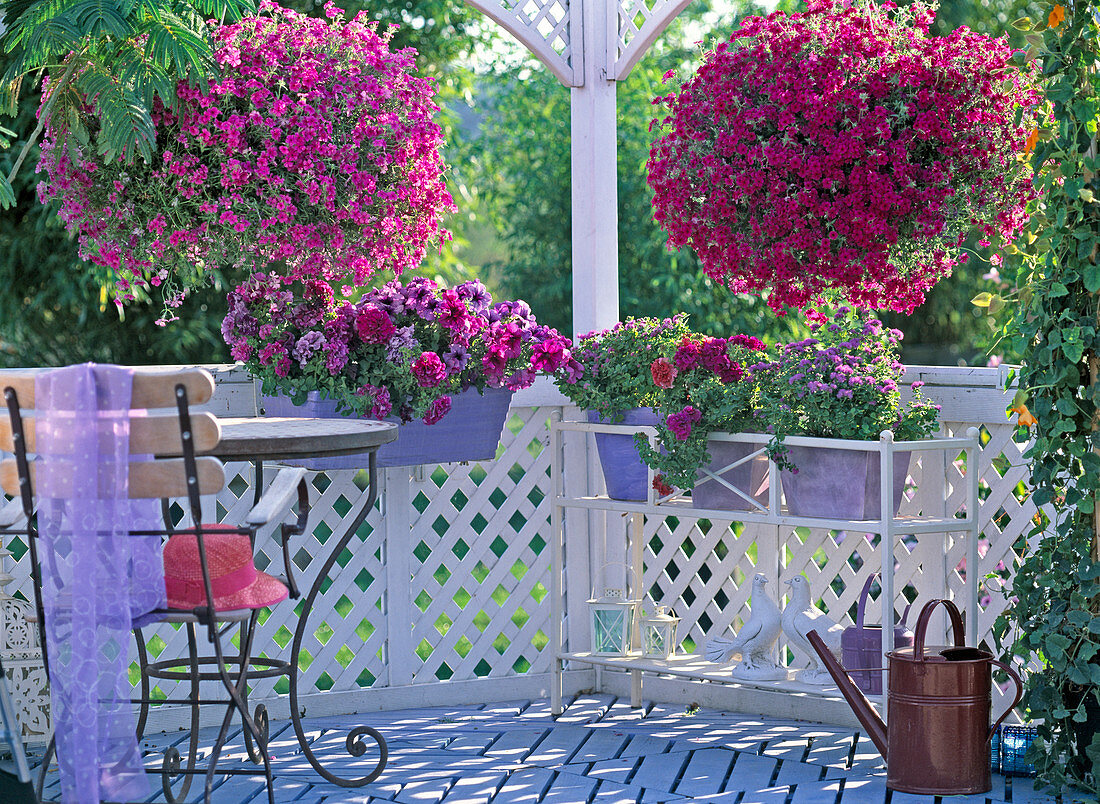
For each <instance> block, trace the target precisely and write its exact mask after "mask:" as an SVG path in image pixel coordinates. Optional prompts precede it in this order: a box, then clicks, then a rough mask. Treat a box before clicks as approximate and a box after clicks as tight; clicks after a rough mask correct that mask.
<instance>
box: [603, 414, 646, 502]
mask: <svg viewBox="0 0 1100 804" xmlns="http://www.w3.org/2000/svg"><path fill="white" fill-rule="evenodd" d="M588 421H589V422H592V423H593V424H622V425H628V426H630V425H632V426H642V425H649V426H651V427H652V426H655V425H656V424H657V416H656V414H655V413H654V412H653V409H652V408H631V409H630V410H628V411H626V412H625V413H624V414H623V419H622V421H619V422H612V421H610V420H608V419H603V418H600V414H599V413H597V412H596V411H594V410H590V411H588ZM595 436H596V453H597V454H598V455H599V456H600V466H601V467H602V468H603V479H604V484H605V485H606V486H607V496H608V497H610V498H611V499H613V500H623V501H626V502H641V501H642V500H645V499H647V498H648V496H649V467H648V466H646V465H645V463H644V462H643V461H642V459H641V457H640V456H639V455H638V448H637V447H635V446H634V436H633V435H619V434H617V433H595Z"/></svg>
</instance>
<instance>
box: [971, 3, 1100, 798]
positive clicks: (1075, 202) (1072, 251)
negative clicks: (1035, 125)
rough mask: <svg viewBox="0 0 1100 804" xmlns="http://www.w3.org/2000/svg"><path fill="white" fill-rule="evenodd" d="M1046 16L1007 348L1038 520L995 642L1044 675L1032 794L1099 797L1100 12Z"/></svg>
mask: <svg viewBox="0 0 1100 804" xmlns="http://www.w3.org/2000/svg"><path fill="white" fill-rule="evenodd" d="M1048 8H1049V9H1050V11H1049V14H1048V16H1047V17H1046V19H1043V20H1040V21H1038V22H1037V23H1032V21H1031V20H1028V19H1026V18H1025V19H1023V20H1020V21H1018V22H1017V23H1016V27H1018V28H1022V29H1025V30H1029V31H1030V33H1029V34H1028V37H1027V40H1028V44H1029V46H1030V47H1029V50H1028V51H1027V52H1026V54H1024V53H1021V54H1019V56H1018V57H1019V58H1020V59H1023V58H1027V59H1030V60H1036V61H1038V62H1039V63H1040V65H1041V72H1042V77H1043V88H1044V91H1045V93H1046V97H1047V99H1048V100H1049V102H1050V105H1051V114H1050V117H1049V118H1048V120H1047V122H1046V123H1045V125H1043V126H1042V127H1041V128H1040V129H1039V130H1037V131H1036V132H1035V133H1034V134H1033V136H1032V137H1031V138H1030V139H1029V146H1030V147H1032V148H1033V149H1034V150H1033V153H1032V155H1031V164H1032V167H1033V169H1034V172H1035V175H1036V178H1035V186H1036V189H1037V190H1039V192H1040V195H1039V197H1038V200H1037V201H1036V202H1034V204H1033V208H1032V209H1031V213H1032V215H1031V221H1030V224H1029V225H1028V228H1027V230H1026V231H1025V233H1024V235H1023V236H1022V237H1021V238H1020V239H1019V240H1018V241H1017V242H1016V244H1015V245H1013V246H1009V247H1008V248H1007V249H1006V250H1007V251H1008V252H1009V253H1010V254H1012V255H1013V256H1014V257H1016V258H1017V259H1018V264H1019V268H1018V272H1017V288H1018V291H1019V293H1018V301H1019V303H1018V305H1016V306H1015V307H1014V315H1013V316H1012V318H1011V321H1010V322H1009V324H1008V325H1007V328H1006V337H1008V338H1009V340H1010V346H1011V347H1012V348H1013V349H1015V350H1017V351H1019V352H1020V353H1022V354H1024V356H1025V358H1024V364H1023V367H1022V369H1021V370H1020V373H1019V386H1020V389H1021V390H1020V392H1019V393H1018V394H1017V396H1016V399H1015V400H1014V401H1013V407H1012V409H1013V410H1018V411H1020V412H1021V419H1024V414H1026V413H1027V412H1028V411H1029V410H1030V413H1031V414H1033V415H1034V419H1035V425H1034V429H1033V430H1032V431H1030V432H1029V431H1028V430H1027V429H1026V428H1024V427H1020V428H1019V430H1018V431H1017V433H1018V438H1019V439H1020V440H1021V441H1022V440H1025V439H1027V438H1029V437H1030V438H1031V439H1032V442H1031V446H1030V447H1029V448H1028V450H1027V452H1026V453H1025V454H1026V457H1027V458H1028V459H1029V461H1030V469H1031V488H1032V498H1031V499H1032V501H1033V502H1034V503H1035V505H1036V506H1038V507H1039V508H1040V510H1041V511H1043V512H1044V513H1043V514H1042V515H1040V516H1037V517H1036V525H1035V527H1034V529H1033V530H1032V532H1031V534H1030V535H1029V537H1028V544H1029V545H1030V549H1029V550H1028V552H1027V554H1026V555H1025V557H1024V559H1023V562H1022V564H1021V565H1020V567H1019V568H1018V569H1017V572H1016V577H1015V580H1014V581H1013V585H1012V589H1011V591H1010V594H1011V595H1012V603H1011V605H1010V607H1009V608H1008V609H1007V611H1006V613H1005V615H1003V617H1002V619H1001V620H1000V621H999V622H998V628H997V631H998V632H999V633H1000V632H1003V630H1004V629H1005V628H1007V627H1010V626H1015V627H1014V629H1013V634H1014V642H1013V643H1012V645H1011V646H1010V648H1009V650H1010V652H1011V653H1012V654H1014V655H1015V656H1017V657H1020V658H1021V659H1022V660H1023V661H1025V662H1033V661H1037V662H1038V663H1039V664H1040V666H1041V670H1040V671H1039V672H1033V673H1031V674H1029V675H1028V678H1027V689H1026V692H1025V696H1024V706H1025V707H1026V709H1027V712H1028V715H1029V716H1030V717H1031V718H1032V719H1035V720H1036V721H1038V722H1039V725H1038V728H1039V737H1038V739H1037V740H1036V742H1035V743H1034V746H1033V748H1032V750H1031V752H1030V753H1029V755H1028V759H1029V761H1033V762H1034V763H1035V767H1036V770H1037V772H1038V782H1037V783H1038V784H1039V785H1042V786H1049V787H1052V788H1054V789H1055V791H1061V790H1062V789H1063V788H1065V787H1066V786H1067V784H1072V785H1076V786H1077V787H1078V788H1079V789H1082V790H1085V791H1088V792H1090V793H1092V794H1094V795H1095V794H1096V793H1098V792H1100V737H1098V736H1093V737H1092V739H1091V742H1090V744H1088V745H1085V744H1083V743H1084V740H1082V739H1081V738H1080V737H1079V736H1078V732H1079V731H1080V730H1081V729H1082V727H1083V726H1085V724H1086V720H1087V714H1086V703H1087V702H1089V700H1090V699H1091V701H1092V703H1094V704H1100V694H1098V690H1100V616H1098V613H1100V560H1098V559H1100V551H1098V537H1097V534H1098V532H1100V530H1098V525H1100V523H1098V520H1097V515H1098V507H1097V493H1098V491H1097V490H1098V489H1100V455H1098V454H1097V448H1098V446H1100V433H1098V424H1100V407H1098V403H1100V255H1098V251H1100V203H1098V199H1100V180H1098V174H1100V158H1098V156H1097V145H1096V133H1097V120H1098V118H1100V3H1097V2H1096V1H1095V0H1074V1H1073V2H1068V3H1066V4H1065V5H1064V6H1063V5H1055V6H1053V7H1048ZM978 301H979V302H981V303H985V304H987V305H989V306H991V307H995V306H997V302H998V301H1000V300H999V298H997V297H994V298H990V299H985V298H982V299H979V300H978ZM1010 379H1012V378H1010ZM1029 420H1030V417H1029Z"/></svg>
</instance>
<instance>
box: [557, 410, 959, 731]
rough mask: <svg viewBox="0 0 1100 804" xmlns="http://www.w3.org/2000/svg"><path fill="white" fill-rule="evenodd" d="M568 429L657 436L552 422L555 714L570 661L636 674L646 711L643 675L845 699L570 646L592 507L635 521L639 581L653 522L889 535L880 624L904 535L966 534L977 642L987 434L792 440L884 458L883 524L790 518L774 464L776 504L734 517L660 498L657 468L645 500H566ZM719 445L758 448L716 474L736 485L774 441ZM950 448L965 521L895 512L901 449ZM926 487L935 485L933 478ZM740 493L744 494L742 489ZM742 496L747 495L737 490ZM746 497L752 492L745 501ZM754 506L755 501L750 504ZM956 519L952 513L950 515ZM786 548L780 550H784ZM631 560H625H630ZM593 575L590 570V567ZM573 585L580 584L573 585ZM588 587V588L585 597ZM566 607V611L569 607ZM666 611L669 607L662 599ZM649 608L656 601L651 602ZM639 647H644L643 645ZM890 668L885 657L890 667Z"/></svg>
mask: <svg viewBox="0 0 1100 804" xmlns="http://www.w3.org/2000/svg"><path fill="white" fill-rule="evenodd" d="M566 432H578V433H585V434H591V433H614V434H623V435H633V434H634V433H636V432H641V433H645V434H646V435H647V436H648V437H649V438H650V441H651V443H653V440H654V439H655V437H656V430H655V429H654V428H652V427H638V428H635V427H626V426H622V425H607V424H592V423H588V422H579V421H562V420H560V418H558V417H557V416H555V417H554V419H553V420H552V421H551V426H550V449H551V456H552V457H551V488H552V494H553V500H552V507H551V538H552V544H551V550H550V559H551V590H550V591H551V600H552V605H553V614H552V623H553V628H552V631H553V633H552V634H551V646H552V647H553V649H554V651H555V653H554V661H553V674H554V680H553V683H552V685H551V708H552V711H553V713H554V714H560V713H561V711H562V673H563V672H564V668H565V665H566V663H574V664H576V663H579V664H587V665H591V666H594V667H595V668H596V670H597V680H598V679H599V678H600V673H599V671H600V669H601V668H605V667H607V668H613V669H616V670H623V671H629V672H630V674H631V704H632V705H634V706H639V705H641V681H642V674H643V673H653V674H658V675H665V676H671V677H681V678H692V679H699V680H705V681H710V682H716V683H722V682H726V683H735V684H739V685H742V686H749V687H758V688H763V689H771V690H784V691H787V692H791V693H796V694H803V695H805V694H811V695H813V694H818V695H826V696H829V697H839V693H838V692H837V691H836V690H835V688H833V687H828V688H820V687H816V686H815V685H809V684H802V683H798V682H794V681H785V682H757V681H746V680H742V679H734V678H733V677H732V676H731V675H730V673H729V666H728V665H725V664H719V663H715V662H709V661H707V660H705V659H704V658H703V657H702V656H700V655H698V654H691V655H685V654H679V655H676V656H674V657H673V658H672V659H670V660H668V661H661V660H657V659H649V658H643V657H642V656H641V654H640V653H639V652H637V651H635V652H633V653H632V654H631V655H628V656H605V655H595V654H592V653H589V652H587V650H578V646H577V645H573V644H567V642H568V640H567V639H566V632H565V614H566V611H569V612H570V613H571V616H574V617H575V616H577V614H578V613H579V612H580V611H582V610H583V604H582V605H578V603H577V600H576V595H578V594H581V592H579V591H578V590H570V589H568V588H566V587H567V584H566V583H565V577H566V565H567V563H568V560H569V557H568V554H567V546H566V544H567V539H566V535H567V534H566V529H565V516H564V513H565V511H566V509H588V510H589V511H606V512H617V513H620V514H622V515H624V516H627V517H629V520H630V526H629V535H630V538H629V542H630V545H629V549H628V553H629V561H630V565H631V569H632V571H633V575H634V577H635V578H636V579H638V583H639V584H641V583H642V581H641V579H642V578H643V577H644V576H643V570H644V566H643V564H644V544H643V541H644V537H643V523H644V521H645V517H647V516H654V517H666V516H677V517H689V518H696V519H716V520H734V521H739V522H743V523H758V524H762V525H771V526H773V527H774V531H775V534H776V540H777V541H778V540H779V538H780V533H781V531H782V530H784V529H786V530H788V531H789V530H790V529H793V528H796V527H812V528H824V529H830V530H848V531H853V532H857V533H868V534H878V535H879V536H881V539H880V543H879V547H878V550H879V551H880V554H881V578H880V584H881V590H882V591H881V594H880V603H881V606H882V622H883V623H892V622H893V621H894V603H895V598H896V592H895V588H894V587H895V584H894V570H895V553H894V548H895V546H896V544H897V542H898V539H899V537H902V536H910V535H912V536H916V535H920V534H934V533H940V534H944V535H947V534H962V535H964V536H965V538H966V540H967V552H966V555H967V568H968V571H967V573H966V599H965V601H964V612H965V619H966V639H967V644H969V645H976V644H977V621H978V617H977V612H978V573H977V572H975V571H974V570H973V568H975V567H977V566H978V504H979V503H978V472H977V471H975V469H974V468H975V467H977V465H978V463H977V461H978V452H979V449H980V441H979V438H980V434H979V430H978V429H977V428H976V427H971V428H969V429H968V430H967V432H966V436H965V437H961V438H959V437H951V438H932V439H925V440H922V441H905V442H901V441H898V442H895V441H894V440H893V434H892V433H890V432H888V431H884V432H883V433H882V434H881V436H880V438H879V440H878V441H875V442H869V441H851V440H844V439H826V438H806V437H791V438H787V439H786V443H787V445H789V446H812V447H826V448H834V449H852V450H861V451H865V452H877V453H878V454H879V456H880V458H879V467H880V472H881V478H880V488H881V490H882V494H881V500H880V503H881V505H880V514H879V517H878V518H877V519H869V520H841V519H829V518H824V517H807V516H794V515H792V514H790V513H789V512H788V511H787V510H786V508H785V506H784V505H783V504H782V500H781V497H780V472H779V468H778V466H777V465H776V464H775V462H774V461H771V460H769V461H768V481H769V482H768V498H767V503H766V504H765V503H763V502H760V501H750V502H751V503H752V505H753V510H749V511H731V510H714V509H703V508H695V507H693V506H692V501H691V499H690V498H689V497H687V496H685V495H684V494H682V493H674V494H671V495H664V496H662V495H660V494H658V493H657V492H656V491H655V490H654V489H653V483H652V480H653V470H652V469H650V470H649V473H648V478H647V479H648V481H649V482H648V484H647V486H648V493H647V499H646V500H645V501H641V502H627V501H621V500H612V499H610V498H608V497H606V496H566V494H565V485H564V482H563V480H564V473H565V467H564V462H563V456H564V442H565V439H564V437H563V434H564V433H566ZM710 437H711V439H712V440H718V441H733V442H741V443H747V444H750V445H753V449H752V450H750V453H749V454H748V455H747V456H746V457H744V458H742V459H740V460H738V461H736V462H734V463H732V464H730V465H729V466H726V467H723V468H721V469H717V470H715V471H714V473H708V474H710V477H711V478H712V479H711V481H710V482H720V483H723V485H726V486H727V487H729V488H733V487H732V486H730V485H729V484H727V483H725V482H724V481H723V480H721V479H720V478H718V477H717V475H719V474H722V473H724V472H725V471H727V470H728V469H730V468H733V467H734V466H737V465H739V464H742V463H744V462H747V461H752V460H754V459H756V458H757V457H758V456H761V455H766V446H767V443H768V441H769V436H767V435H765V434H759V433H712V434H711V436H710ZM935 451H942V452H944V453H946V455H945V461H946V462H950V461H951V460H953V459H954V457H955V456H957V455H959V454H962V455H963V456H964V457H963V459H964V460H965V461H966V466H967V471H966V506H965V511H960V512H959V513H958V515H955V516H951V515H943V516H923V515H920V516H897V515H895V514H894V511H893V498H894V488H893V487H894V478H893V472H892V467H893V456H894V454H895V453H899V452H910V453H911V452H920V453H931V452H935ZM923 482H924V483H927V482H929V478H928V476H927V472H926V474H925V477H924V480H923ZM942 483H943V486H944V489H943V490H944V494H945V499H946V494H947V479H946V476H944V477H943V478H942ZM734 490H735V491H737V490H736V489H734ZM739 493H740V492H739ZM741 496H742V497H744V496H745V495H744V494H741ZM746 499H748V498H747V497H746ZM949 513H950V512H948V514H949ZM782 546H783V545H782V543H779V547H780V549H781V548H782ZM625 558H626V556H624V559H625ZM589 572H591V570H589ZM577 575H578V573H577V572H576V571H575V568H570V569H569V576H570V577H571V578H572V579H576V578H577ZM591 580H592V579H591V574H589V584H588V587H589V588H591V587H592V584H591ZM574 582H575V580H574ZM587 592H588V589H585V590H584V592H583V593H584V594H585V595H586V596H587ZM640 596H641V597H642V598H645V597H647V596H648V590H646V589H645V588H644V586H643V588H642V589H641V590H640ZM567 601H568V605H566V604H567ZM661 602H662V603H664V604H666V605H667V604H668V603H669V601H661ZM650 603H651V605H652V604H653V603H655V601H650ZM882 630H883V646H882V648H883V656H884V657H885V654H886V653H888V652H889V651H891V650H893V648H894V645H893V640H894V632H893V629H892V628H889V627H884V628H883V629H882ZM569 632H570V634H574V635H575V634H577V633H580V632H583V629H578V628H576V627H575V625H574V626H573V627H570V628H569ZM635 644H637V643H636V642H635ZM883 667H885V660H884V662H883ZM882 672H883V687H882V688H883V689H884V690H885V689H886V688H887V683H886V681H887V680H886V670H885V669H884V670H883V671H882Z"/></svg>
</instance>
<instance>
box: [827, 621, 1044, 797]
mask: <svg viewBox="0 0 1100 804" xmlns="http://www.w3.org/2000/svg"><path fill="white" fill-rule="evenodd" d="M941 604H942V605H943V606H944V607H945V608H946V609H947V613H948V615H949V616H950V619H951V629H952V631H953V632H954V636H955V645H954V646H953V647H943V646H934V647H933V646H928V647H925V644H924V638H925V632H926V631H927V630H928V621H929V619H931V617H932V612H933V610H934V609H935V608H936V606H938V605H941ZM807 636H808V637H809V640H810V644H812V645H813V646H814V650H816V651H817V654H818V656H820V657H821V661H822V662H824V664H825V667H826V669H828V671H829V675H831V676H832V677H833V679H834V680H835V681H836V684H837V687H839V688H840V692H841V694H843V695H844V698H845V700H846V701H848V704H849V705H850V706H851V707H852V711H853V712H855V714H856V717H857V718H859V722H860V723H861V724H863V728H864V729H866V731H867V736H868V737H870V738H871V741H872V742H873V743H874V744H875V747H876V748H877V749H878V750H879V752H880V753H881V754H882V757H883V759H885V760H886V786H887V787H889V788H890V789H891V790H897V791H899V792H903V793H917V794H923V795H936V796H954V795H966V794H968V793H985V792H988V791H989V790H990V789H991V788H992V786H993V783H992V779H991V778H990V769H989V743H990V740H991V739H992V737H993V733H994V732H995V731H996V729H997V726H999V725H1000V723H1001V721H1002V720H1004V719H1005V717H1006V716H1007V715H1008V713H1009V712H1011V711H1012V708H1013V707H1014V706H1016V704H1018V703H1019V702H1020V697H1021V696H1022V695H1023V692H1024V687H1023V682H1021V681H1020V677H1019V676H1018V675H1017V674H1016V671H1015V670H1013V669H1012V668H1011V667H1008V666H1007V665H1004V664H1002V663H1001V662H998V661H996V660H995V659H994V658H993V655H992V654H991V653H989V652H988V651H984V650H981V649H980V648H968V647H966V646H965V645H964V644H963V643H964V642H965V637H964V636H963V622H962V615H961V614H960V613H959V609H958V607H957V606H956V605H955V604H954V603H952V602H951V601H950V600H932V601H930V602H929V603H928V604H927V605H925V607H924V608H923V609H921V613H920V617H918V618H917V626H916V633H915V635H914V638H913V646H912V647H905V648H899V649H898V650H892V651H890V652H889V653H887V654H886V659H887V669H888V671H889V676H888V683H887V690H886V712H887V721H888V724H887V723H883V722H882V718H881V717H879V715H878V713H877V712H876V711H875V709H874V707H873V706H871V702H870V701H868V700H867V698H866V696H864V694H863V693H862V692H861V691H860V690H859V688H858V687H856V685H855V683H854V682H853V681H852V679H851V678H849V677H848V675H847V673H845V672H844V668H842V667H841V666H840V663H839V662H837V660H836V657H835V656H833V654H832V652H831V651H830V650H829V649H828V648H827V647H826V646H825V643H824V642H822V640H821V637H819V636H818V634H817V632H816V631H810V633H809V634H808V635H807ZM993 665H997V667H999V668H1001V669H1002V670H1004V671H1005V672H1006V673H1008V675H1009V677H1010V678H1011V679H1012V681H1013V682H1014V683H1015V684H1016V697H1015V698H1014V699H1013V701H1012V703H1011V704H1010V705H1009V707H1008V708H1007V709H1006V710H1005V711H1004V714H1002V715H1001V716H1000V717H999V718H997V722H996V723H994V724H993V726H992V727H990V725H989V715H990V709H991V702H990V686H991V684H992V682H993V675H992V673H993Z"/></svg>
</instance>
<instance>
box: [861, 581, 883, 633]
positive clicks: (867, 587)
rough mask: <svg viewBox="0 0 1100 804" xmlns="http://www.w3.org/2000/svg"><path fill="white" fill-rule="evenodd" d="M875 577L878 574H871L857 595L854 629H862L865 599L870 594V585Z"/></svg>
mask: <svg viewBox="0 0 1100 804" xmlns="http://www.w3.org/2000/svg"><path fill="white" fill-rule="evenodd" d="M877 577H878V573H877V572H872V573H871V577H869V578H868V579H867V582H866V583H865V584H863V591H862V592H860V593H859V602H858V603H857V604H856V628H862V627H863V614H864V612H865V610H866V609H867V598H868V597H869V596H870V594H871V584H873V583H874V582H875V578H877Z"/></svg>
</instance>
